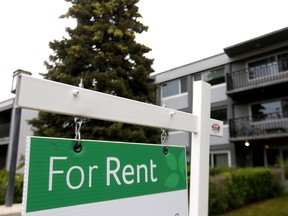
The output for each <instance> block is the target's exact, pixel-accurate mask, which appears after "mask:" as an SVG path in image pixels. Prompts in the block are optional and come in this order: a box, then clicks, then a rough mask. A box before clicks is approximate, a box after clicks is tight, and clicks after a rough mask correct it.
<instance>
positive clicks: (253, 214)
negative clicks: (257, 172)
mask: <svg viewBox="0 0 288 216" xmlns="http://www.w3.org/2000/svg"><path fill="white" fill-rule="evenodd" d="M218 216H288V194H285V195H283V196H281V197H278V198H274V199H269V200H265V201H262V202H259V203H255V204H251V205H248V206H245V207H243V208H240V209H237V210H234V211H231V212H228V213H226V214H221V215H218Z"/></svg>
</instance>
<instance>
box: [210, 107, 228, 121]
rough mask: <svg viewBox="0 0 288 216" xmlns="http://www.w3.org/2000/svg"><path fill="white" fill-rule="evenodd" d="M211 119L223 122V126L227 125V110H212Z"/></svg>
mask: <svg viewBox="0 0 288 216" xmlns="http://www.w3.org/2000/svg"><path fill="white" fill-rule="evenodd" d="M211 118H213V119H217V120H220V121H223V124H227V122H228V120H227V108H226V107H224V108H217V109H213V110H211Z"/></svg>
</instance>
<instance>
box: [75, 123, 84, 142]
mask: <svg viewBox="0 0 288 216" xmlns="http://www.w3.org/2000/svg"><path fill="white" fill-rule="evenodd" d="M74 122H75V140H77V141H78V142H80V141H81V131H80V130H81V126H82V123H83V119H82V118H80V117H74Z"/></svg>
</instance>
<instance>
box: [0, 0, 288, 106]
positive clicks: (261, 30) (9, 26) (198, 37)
mask: <svg viewBox="0 0 288 216" xmlns="http://www.w3.org/2000/svg"><path fill="white" fill-rule="evenodd" d="M138 6H139V11H140V13H141V15H142V16H143V20H141V22H142V23H143V24H144V25H147V26H149V30H148V32H147V33H143V34H142V35H140V36H139V37H138V41H139V42H140V43H143V44H145V45H146V46H148V47H150V48H152V52H150V54H149V55H148V57H149V58H153V59H155V60H154V65H153V68H154V70H155V71H156V72H162V71H165V70H169V69H172V68H174V67H178V66H181V65H184V64H188V63H191V62H194V61H197V60H200V59H203V58H206V57H210V56H212V55H216V54H219V53H222V52H223V48H225V47H227V46H231V45H234V44H236V43H240V42H243V41H245V40H249V39H252V38H254V37H258V36H261V35H263V34H267V33H269V32H272V31H275V30H278V29H281V28H284V27H287V26H288V25H287V23H288V22H287V21H288V18H287V8H288V1H287V0H274V1H272V0H217V1H215V0H177V1H175V0H173V1H172V0H140V3H139V4H138ZM68 7H69V4H68V3H66V2H65V1H64V0H8V1H2V2H1V7H0V28H1V33H0V102H1V101H3V100H6V99H9V98H11V97H13V95H12V94H10V88H11V82H12V73H13V71H15V70H17V69H23V70H27V71H30V72H32V73H33V76H35V77H40V76H39V75H38V74H39V73H40V72H41V73H43V72H46V68H45V67H44V65H43V62H44V60H48V57H49V55H50V54H51V50H50V48H49V46H48V43H49V42H50V41H53V40H54V39H57V40H59V39H61V38H62V36H63V35H66V34H65V27H67V26H69V25H71V22H69V20H63V19H59V16H60V15H61V14H64V13H66V11H67V9H68Z"/></svg>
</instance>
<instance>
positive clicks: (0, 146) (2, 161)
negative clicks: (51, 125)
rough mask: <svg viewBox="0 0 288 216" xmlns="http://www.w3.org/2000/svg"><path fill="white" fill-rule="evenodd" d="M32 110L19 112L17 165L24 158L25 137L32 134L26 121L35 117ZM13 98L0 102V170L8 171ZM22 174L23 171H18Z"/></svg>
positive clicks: (13, 119)
mask: <svg viewBox="0 0 288 216" xmlns="http://www.w3.org/2000/svg"><path fill="white" fill-rule="evenodd" d="M37 115H38V112H37V111H34V110H26V109H22V110H21V120H20V133H19V144H18V153H17V165H19V162H20V158H21V156H25V146H26V137H27V136H30V135H32V134H33V132H32V130H31V126H30V125H28V123H27V120H30V119H32V118H35V117H37ZM14 116H15V109H14V98H11V99H9V100H5V101H2V102H0V170H1V169H7V170H9V166H10V161H11V154H12V134H13V128H14V127H13V126H14V122H15V117H14ZM18 172H23V169H21V170H18Z"/></svg>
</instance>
